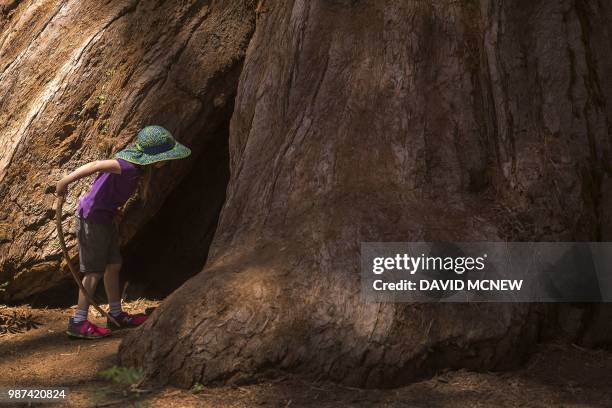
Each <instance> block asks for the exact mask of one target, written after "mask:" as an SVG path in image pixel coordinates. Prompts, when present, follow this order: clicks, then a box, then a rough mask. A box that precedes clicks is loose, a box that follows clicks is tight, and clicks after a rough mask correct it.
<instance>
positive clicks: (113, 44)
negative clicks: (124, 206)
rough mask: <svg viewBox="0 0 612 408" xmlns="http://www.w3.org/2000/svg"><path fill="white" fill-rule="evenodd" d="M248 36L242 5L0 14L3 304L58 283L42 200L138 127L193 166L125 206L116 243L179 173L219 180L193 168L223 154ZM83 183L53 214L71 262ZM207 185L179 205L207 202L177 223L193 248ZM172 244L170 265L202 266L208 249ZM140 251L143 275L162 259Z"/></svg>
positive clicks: (164, 176)
mask: <svg viewBox="0 0 612 408" xmlns="http://www.w3.org/2000/svg"><path fill="white" fill-rule="evenodd" d="M254 24H255V4H254V2H253V1H240V2H218V1H199V0H191V1H181V2H179V1H166V2H152V1H142V0H140V1H139V0H133V1H113V2H109V3H106V4H105V5H102V4H101V3H100V2H98V1H88V0H45V1H13V2H8V3H7V2H3V3H1V5H0V283H5V282H8V286H7V287H6V292H4V293H3V295H4V297H5V300H11V301H17V300H20V299H24V298H27V297H30V296H31V295H33V294H37V293H39V292H41V291H44V290H45V289H48V288H52V287H54V286H55V285H57V284H58V282H60V281H62V280H63V279H65V278H66V277H67V276H68V273H67V272H68V269H67V268H66V265H65V264H64V263H63V262H62V261H61V251H60V248H59V244H58V242H57V236H56V233H55V225H54V222H53V219H54V207H53V206H54V197H55V196H54V194H53V191H54V188H53V187H54V185H55V183H56V182H57V181H58V180H59V178H60V177H61V176H62V175H64V174H66V173H68V172H69V171H71V170H74V169H75V168H76V167H78V166H80V165H82V164H84V163H86V162H87V161H91V160H95V159H106V158H109V157H112V154H113V153H114V152H116V151H117V150H119V149H121V148H123V147H125V146H126V145H127V144H128V143H129V142H131V141H132V140H133V139H134V137H135V135H136V132H137V131H138V130H139V129H140V128H141V127H143V126H145V125H150V124H158V125H162V126H165V127H167V128H168V129H169V130H170V131H171V132H172V133H173V134H174V135H175V136H176V138H177V139H178V140H179V141H181V142H183V143H185V144H187V145H188V146H189V147H191V148H192V151H193V154H192V156H191V157H190V158H189V159H188V160H184V161H180V162H175V163H172V164H171V165H170V166H168V167H169V168H166V169H164V171H160V172H159V173H158V174H156V177H155V183H154V185H153V191H152V196H153V198H152V199H151V200H150V201H149V202H147V203H146V206H144V205H143V204H142V203H139V202H135V203H134V205H133V206H132V207H130V208H129V209H128V213H127V218H126V219H125V223H124V224H123V226H122V227H123V231H122V235H123V240H124V241H125V242H128V241H130V239H131V238H132V237H133V236H134V235H135V234H136V232H137V231H138V230H140V229H141V228H142V226H143V225H144V224H145V222H146V221H147V220H148V219H150V218H151V217H152V216H153V215H154V214H156V212H157V211H158V209H159V208H160V207H161V206H162V203H163V202H164V199H165V197H166V196H167V195H168V193H169V192H170V190H171V189H172V188H173V187H174V186H176V185H177V184H179V182H180V181H181V179H183V177H184V176H185V175H186V174H187V173H190V172H191V171H195V172H201V171H202V170H200V169H213V170H214V169H216V168H218V167H219V166H223V165H225V167H226V168H227V166H228V164H227V162H226V163H222V162H221V163H220V164H219V165H216V164H215V165H209V164H207V163H202V162H203V161H208V160H209V156H210V153H209V151H210V150H211V149H213V150H214V151H215V152H217V150H218V149H217V147H215V146H226V145H227V136H226V135H227V131H228V130H227V128H228V126H229V118H230V117H231V113H232V110H233V102H234V97H235V92H236V89H237V84H238V78H239V75H240V71H241V68H242V63H243V61H244V54H245V51H246V48H247V45H248V41H249V39H250V37H251V36H252V33H253V29H254ZM219 137H221V138H222V139H221V141H219ZM215 149H217V150H215ZM226 150H227V149H226ZM217 155H218V156H219V157H220V158H223V157H226V156H227V153H224V152H223V150H219V152H218V154H217ZM221 170H222V169H221ZM214 171H217V172H219V173H220V174H221V175H223V171H218V170H214ZM225 173H227V170H226V171H225ZM89 183H91V179H85V180H82V181H80V182H79V183H76V184H75V185H73V186H71V191H70V192H69V196H68V200H67V203H66V208H64V213H65V216H66V222H65V223H64V226H65V227H64V228H65V230H66V232H68V236H67V238H68V244H69V247H70V250H71V252H72V253H73V254H75V256H76V252H77V251H76V247H75V239H74V234H73V233H72V229H73V225H74V217H73V216H72V215H73V213H74V209H75V207H76V203H77V198H78V196H79V195H80V194H82V193H84V192H86V191H87V188H88V187H89V186H88V184H89ZM218 183H219V181H218V180H212V181H211V180H210V179H209V178H206V177H203V178H202V179H201V180H200V182H199V183H198V184H197V185H198V188H199V189H198V190H197V191H196V193H190V195H189V197H190V199H191V200H196V201H197V200H199V201H202V202H203V201H205V202H206V203H207V205H208V206H207V209H206V211H202V214H201V215H200V216H198V217H191V218H189V217H183V219H182V221H180V222H182V224H180V225H181V226H182V228H184V229H186V228H200V229H202V231H200V232H199V233H198V234H196V236H198V237H199V236H206V235H207V234H209V235H212V232H214V227H215V225H216V217H217V215H218V209H219V207H220V206H221V204H222V203H223V199H224V194H225V192H224V190H225V189H224V186H222V187H221V188H219V187H218ZM211 209H215V211H211ZM211 228H212V231H209V230H210V229H211ZM183 238H184V239H183V241H182V242H181V245H175V246H174V248H175V253H176V255H177V256H181V255H182V254H183V252H181V251H183V248H187V250H188V251H189V250H193V248H196V249H197V251H199V252H201V253H204V254H205V252H206V250H207V249H208V242H206V240H198V241H197V242H191V241H190V237H189V236H187V237H183ZM176 248H178V249H176ZM149 249H150V250H149V251H148V252H146V251H145V252H143V251H140V252H138V251H137V254H136V255H138V256H140V257H143V256H146V258H147V261H151V260H152V259H153V260H154V259H156V258H155V257H156V256H157V255H158V254H159V255H162V254H160V253H159V252H155V250H154V249H156V248H155V247H154V246H151V247H150V248H149ZM136 255H135V256H136ZM163 255H165V254H163ZM201 259H202V257H201V256H200V257H197V259H196V260H195V261H194V262H201V263H200V264H199V265H197V266H196V268H201V267H202V265H203V261H201ZM185 268H186V270H187V272H185V271H183V270H179V269H175V270H174V271H173V276H175V277H176V276H181V273H186V274H187V275H188V276H189V273H188V272H189V271H190V270H191V269H190V268H193V265H191V264H190V265H188V266H187V267H185ZM196 270H197V269H196ZM166 273H167V271H166ZM183 279H185V278H183Z"/></svg>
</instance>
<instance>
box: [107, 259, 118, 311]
mask: <svg viewBox="0 0 612 408" xmlns="http://www.w3.org/2000/svg"><path fill="white" fill-rule="evenodd" d="M119 271H121V264H108V265H106V270H105V272H104V288H105V289H106V297H107V298H108V306H109V308H110V310H109V312H110V314H111V315H113V316H116V315H118V314H119V313H121V289H120V287H119Z"/></svg>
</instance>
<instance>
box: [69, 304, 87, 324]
mask: <svg viewBox="0 0 612 408" xmlns="http://www.w3.org/2000/svg"><path fill="white" fill-rule="evenodd" d="M88 310H89V308H87V309H85V310H81V309H76V310H75V311H74V316H73V317H72V321H73V322H75V323H82V322H84V321H85V320H87V312H88Z"/></svg>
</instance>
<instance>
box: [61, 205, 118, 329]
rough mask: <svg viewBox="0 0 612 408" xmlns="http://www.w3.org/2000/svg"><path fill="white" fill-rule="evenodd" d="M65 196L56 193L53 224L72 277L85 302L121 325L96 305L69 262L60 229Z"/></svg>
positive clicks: (62, 233) (62, 232)
mask: <svg viewBox="0 0 612 408" xmlns="http://www.w3.org/2000/svg"><path fill="white" fill-rule="evenodd" d="M65 198H66V196H65V194H58V195H57V208H56V209H55V226H56V228H57V237H58V238H59V242H60V246H61V247H62V252H63V253H64V258H66V263H67V264H68V268H69V269H70V272H72V277H73V278H74V281H75V282H76V284H77V286H78V287H79V289H80V290H81V291H82V292H83V294H84V295H85V299H87V302H89V304H90V305H92V306H93V307H94V309H96V310H97V311H98V312H100V313H101V314H102V316H106V318H107V319H109V320H110V321H111V322H113V323H114V324H115V325H116V326H117V327H121V325H120V324H119V323H118V322H117V320H115V318H114V317H113V316H111V315H110V313H107V312H106V311H104V309H102V308H101V307H100V306H98V304H97V303H96V301H95V300H94V299H93V298H92V297H91V296H90V295H89V293H88V292H87V290H86V289H85V286H83V282H81V279H80V278H79V274H78V273H77V271H76V269H75V268H74V266H73V265H72V263H71V262H70V256H69V255H68V248H66V241H65V240H64V230H63V229H62V207H63V206H64V199H65Z"/></svg>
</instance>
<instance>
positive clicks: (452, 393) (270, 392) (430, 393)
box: [0, 300, 612, 407]
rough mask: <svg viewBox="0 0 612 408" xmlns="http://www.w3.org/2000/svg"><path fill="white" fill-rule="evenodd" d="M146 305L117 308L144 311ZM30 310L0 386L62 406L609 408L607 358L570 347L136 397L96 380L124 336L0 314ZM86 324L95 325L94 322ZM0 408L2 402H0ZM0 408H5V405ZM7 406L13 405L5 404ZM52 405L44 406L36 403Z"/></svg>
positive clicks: (611, 373) (1, 309) (3, 341)
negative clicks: (485, 366) (369, 377)
mask: <svg viewBox="0 0 612 408" xmlns="http://www.w3.org/2000/svg"><path fill="white" fill-rule="evenodd" d="M149 306H155V302H151V301H146V300H138V301H135V302H131V303H128V304H126V305H125V306H124V308H125V309H127V310H134V311H143V310H144V309H145V308H146V307H149ZM13 311H17V312H19V313H31V314H32V315H33V316H34V317H35V318H36V319H37V321H38V322H40V323H41V325H40V326H39V327H38V328H36V329H32V330H28V331H25V332H22V333H14V334H5V335H3V336H1V337H0V388H7V387H33V386H44V387H67V388H68V389H69V397H68V401H67V402H65V403H63V404H56V405H55V406H69V407H95V406H98V407H105V406H117V407H124V406H125V407H129V406H133V407H256V406H262V407H309V406H317V407H490V406H496V407H550V406H552V407H611V406H612V352H610V351H607V350H586V349H583V348H581V347H578V346H575V345H571V344H570V345H566V344H550V345H545V346H541V347H540V350H539V351H538V352H537V353H536V354H535V355H534V356H533V357H532V358H531V360H530V361H529V362H528V364H527V365H526V366H525V368H523V369H521V370H518V371H512V372H503V373H492V372H485V373H475V372H469V371H465V370H459V371H447V372H444V373H439V374H438V375H437V376H435V377H434V378H431V379H428V380H425V381H421V382H418V383H414V384H411V385H409V386H406V387H402V388H397V389H390V390H378V389H373V390H362V389H355V388H348V387H343V386H339V385H335V384H331V383H328V382H320V381H316V382H313V381H307V380H304V379H302V378H299V377H297V376H293V375H290V374H287V375H286V376H281V377H279V378H276V379H274V380H267V381H264V382H260V383H257V384H253V385H247V386H223V387H201V389H198V390H195V389H194V390H183V389H178V388H173V387H164V388H159V389H151V390H140V391H142V392H133V391H125V387H123V386H119V385H117V384H114V383H113V382H111V381H109V380H104V379H102V378H100V376H99V372H100V371H101V370H104V369H107V368H109V367H112V366H113V365H114V364H115V353H116V351H117V347H118V346H119V342H120V341H121V338H122V336H123V334H124V333H125V332H124V333H121V332H116V333H114V334H113V336H111V337H109V338H106V339H102V340H99V341H87V340H73V339H69V338H68V337H67V336H66V335H65V334H64V330H65V328H66V324H67V320H68V317H69V316H70V315H71V313H72V310H71V309H70V308H67V309H35V308H31V307H29V306H21V307H17V308H16V307H6V306H0V313H5V314H7V313H8V314H12V313H13ZM92 320H94V321H95V322H98V323H102V322H103V319H102V318H101V317H99V316H97V317H96V316H95V317H94V319H92ZM0 406H2V404H0ZM5 406H9V405H5ZM10 406H15V405H14V404H13V405H10ZM44 406H51V404H44Z"/></svg>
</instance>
